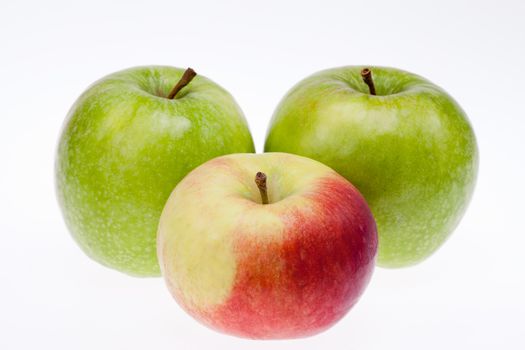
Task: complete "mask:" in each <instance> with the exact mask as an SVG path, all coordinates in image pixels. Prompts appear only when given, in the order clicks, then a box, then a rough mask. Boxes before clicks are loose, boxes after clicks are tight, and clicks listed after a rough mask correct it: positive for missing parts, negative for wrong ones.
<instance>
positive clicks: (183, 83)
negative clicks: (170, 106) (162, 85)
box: [168, 68, 197, 100]
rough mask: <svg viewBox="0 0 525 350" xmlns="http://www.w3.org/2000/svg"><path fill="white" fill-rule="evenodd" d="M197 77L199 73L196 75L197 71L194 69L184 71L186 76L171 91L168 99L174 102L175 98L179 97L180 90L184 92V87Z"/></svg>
mask: <svg viewBox="0 0 525 350" xmlns="http://www.w3.org/2000/svg"><path fill="white" fill-rule="evenodd" d="M196 75H197V73H195V71H194V70H193V69H191V68H188V69H186V70H185V71H184V74H183V75H182V77H181V78H180V80H179V81H178V82H177V84H176V85H175V86H174V87H173V89H171V91H170V93H169V95H168V99H170V100H173V99H174V98H175V96H177V93H178V92H179V91H180V90H182V88H183V87H185V86H186V85H188V84H189V83H190V82H191V81H192V79H193V78H195V76H196Z"/></svg>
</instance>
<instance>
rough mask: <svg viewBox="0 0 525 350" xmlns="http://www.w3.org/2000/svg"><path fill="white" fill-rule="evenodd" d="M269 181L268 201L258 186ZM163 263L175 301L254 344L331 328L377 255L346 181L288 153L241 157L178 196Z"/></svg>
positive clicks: (169, 217) (165, 234) (207, 171)
mask: <svg viewBox="0 0 525 350" xmlns="http://www.w3.org/2000/svg"><path fill="white" fill-rule="evenodd" d="M258 171H262V172H264V173H265V174H266V175H267V178H268V196H269V203H270V204H262V200H261V196H260V193H259V191H258V188H257V186H256V184H255V182H254V177H255V174H256V173H257V172H258ZM157 247H158V256H159V261H160V264H161V269H162V271H163V276H164V278H165V280H166V283H167V285H168V288H169V290H170V291H171V293H172V295H173V296H174V298H175V299H176V300H177V302H178V303H179V304H180V305H181V307H183V308H184V309H185V310H186V311H187V312H188V313H190V314H191V315H192V316H193V317H194V318H196V319H197V320H199V321H200V322H202V323H204V324H205V325H207V326H209V327H211V328H214V329H216V330H219V331H222V332H225V333H227V334H230V335H236V336H240V337H247V338H256V339H280V338H297V337H305V336H310V335H313V334H316V333H318V332H321V331H322V330H324V329H327V328H328V327H330V326H331V325H333V324H334V323H335V322H336V321H338V320H339V319H340V318H341V317H343V316H344V315H345V314H346V313H347V312H348V310H349V309H350V308H351V307H352V306H353V305H354V304H355V303H356V302H357V300H358V299H359V296H360V295H361V293H362V292H363V290H364V289H365V287H366V285H367V284H368V281H369V279H370V277H371V274H372V271H373V268H374V265H375V256H376V250H377V232H376V226H375V222H374V219H373V217H372V214H371V212H370V210H369V208H368V206H367V204H366V202H365V200H364V198H363V197H362V196H361V194H360V193H359V192H358V191H357V190H356V189H355V188H354V186H352V184H350V183H349V182H348V181H347V180H346V179H344V178H343V177H342V176H340V175H339V174H337V173H336V172H335V171H333V170H332V169H330V168H328V167H327V166H325V165H323V164H321V163H319V162H316V161H314V160H311V159H308V158H304V157H299V156H295V155H291V154H285V153H266V154H257V155H253V154H235V155H228V156H223V157H219V158H216V159H213V160H211V161H208V162H207V163H205V164H203V165H201V166H200V167H198V168H197V169H195V170H193V171H192V172H191V173H190V174H189V175H188V176H186V178H184V180H182V181H181V182H180V183H179V185H177V187H176V188H175V190H174V191H173V193H172V194H171V196H170V198H169V199H168V202H167V203H166V206H165V208H164V211H163V213H162V216H161V219H160V224H159V231H158V245H157Z"/></svg>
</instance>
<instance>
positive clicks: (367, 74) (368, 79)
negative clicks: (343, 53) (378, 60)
mask: <svg viewBox="0 0 525 350" xmlns="http://www.w3.org/2000/svg"><path fill="white" fill-rule="evenodd" d="M361 77H362V78H363V81H364V82H365V84H366V85H368V90H370V95H374V96H375V94H376V87H375V85H374V79H372V71H371V70H370V68H363V70H362V71H361Z"/></svg>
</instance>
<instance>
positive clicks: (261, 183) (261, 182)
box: [255, 171, 269, 204]
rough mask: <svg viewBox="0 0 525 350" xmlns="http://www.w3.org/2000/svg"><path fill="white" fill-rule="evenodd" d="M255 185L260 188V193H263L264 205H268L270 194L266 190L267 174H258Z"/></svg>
mask: <svg viewBox="0 0 525 350" xmlns="http://www.w3.org/2000/svg"><path fill="white" fill-rule="evenodd" d="M255 184H256V185H257V187H258V188H259V192H261V199H262V204H268V203H269V201H268V192H267V188H266V174H265V173H262V172H260V171H259V172H258V173H257V174H255Z"/></svg>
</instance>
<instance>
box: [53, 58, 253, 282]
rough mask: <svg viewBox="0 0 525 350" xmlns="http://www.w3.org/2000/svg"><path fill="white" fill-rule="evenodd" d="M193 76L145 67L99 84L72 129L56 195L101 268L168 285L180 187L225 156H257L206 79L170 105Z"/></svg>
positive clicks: (77, 110) (74, 115)
mask: <svg viewBox="0 0 525 350" xmlns="http://www.w3.org/2000/svg"><path fill="white" fill-rule="evenodd" d="M183 72H184V70H183V69H178V68H173V67H164V66H151V67H136V68H131V69H128V70H124V71H120V72H117V73H114V74H111V75H109V76H107V77H105V78H103V79H101V80H100V81H98V82H96V83H94V84H93V85H92V86H91V87H90V88H89V89H88V90H87V91H86V92H84V93H83V94H82V95H81V96H80V97H79V99H78V100H77V101H76V102H75V104H74V105H73V107H72V108H71V110H70V111H69V114H68V116H67V119H66V121H65V124H64V127H63V130H62V134H61V136H60V140H59V144H58V151H57V156H56V187H57V193H58V199H59V203H60V206H61V208H62V212H63V215H64V218H65V221H66V224H67V226H68V228H69V230H70V231H71V233H72V235H73V237H74V239H75V240H76V241H77V242H78V244H79V245H80V247H81V248H82V249H83V250H84V252H86V253H87V255H89V256H90V257H91V258H93V259H94V260H96V261H98V262H100V263H102V264H103V265H106V266H108V267H111V268H114V269H117V270H120V271H122V272H125V273H127V274H130V275H135V276H159V275H160V268H159V265H158V262H157V255H156V232H157V226H158V223H159V218H160V214H161V212H162V208H163V207H164V204H165V202H166V200H167V199H168V197H169V195H170V193H171V191H172V190H173V188H174V187H175V185H176V184H177V183H178V182H179V181H180V180H181V179H182V178H183V177H184V176H185V175H186V174H187V173H188V172H189V171H191V170H192V169H194V168H195V167H197V166H198V165H200V164H202V163H204V162H205V161H207V160H209V159H212V158H215V157H216V156H220V155H224V154H230V153H242V152H248V153H250V152H254V151H255V150H254V145H253V140H252V137H251V135H250V131H249V129H248V125H247V123H246V120H245V118H244V115H243V113H242V111H241V110H240V108H239V107H238V105H237V104H236V102H235V101H234V99H233V98H232V96H231V95H230V94H229V93H228V92H227V91H225V90H224V89H223V88H221V87H220V86H218V85H217V84H215V83H214V82H212V81H210V80H209V79H207V78H205V77H203V76H201V75H197V77H195V78H194V79H193V80H192V81H191V83H190V84H189V85H188V86H186V87H185V88H183V89H182V90H181V91H180V92H179V93H178V94H177V96H176V98H175V99H173V100H170V99H167V98H165V97H164V96H167V95H168V93H169V91H170V89H171V88H172V87H173V86H174V85H175V84H176V82H177V81H178V80H179V79H180V78H181V76H182V74H183Z"/></svg>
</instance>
